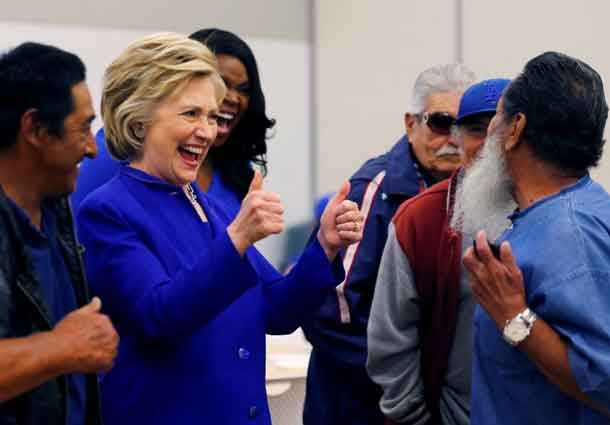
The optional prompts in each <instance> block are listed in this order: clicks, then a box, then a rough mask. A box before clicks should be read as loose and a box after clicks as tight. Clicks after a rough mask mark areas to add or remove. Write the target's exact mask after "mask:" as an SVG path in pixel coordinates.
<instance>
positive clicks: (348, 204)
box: [318, 182, 364, 261]
mask: <svg viewBox="0 0 610 425" xmlns="http://www.w3.org/2000/svg"><path fill="white" fill-rule="evenodd" d="M349 190H350V184H349V182H344V183H343V185H341V188H340V189H339V192H337V194H335V196H334V197H333V199H331V200H330V202H329V203H328V205H327V206H326V208H325V209H324V213H323V214H322V217H321V218H320V230H318V240H319V241H320V245H322V248H323V249H324V252H325V253H326V257H327V258H328V260H329V261H332V260H334V258H335V257H336V256H337V254H338V253H339V250H340V249H341V248H343V247H345V246H347V245H351V244H353V243H355V242H358V241H360V240H361V239H362V234H363V232H364V228H363V225H362V223H363V222H364V217H362V214H360V210H359V209H358V205H357V204H356V203H355V202H353V201H350V200H348V199H346V198H347V194H348V193H349Z"/></svg>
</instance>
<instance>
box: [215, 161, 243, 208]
mask: <svg viewBox="0 0 610 425" xmlns="http://www.w3.org/2000/svg"><path fill="white" fill-rule="evenodd" d="M206 194H207V195H208V197H209V198H214V200H215V201H216V203H217V204H220V205H222V207H223V208H224V210H225V211H226V212H227V213H228V214H229V217H235V216H237V213H238V212H239V209H240V208H241V199H239V196H237V193H236V192H235V191H234V190H233V189H231V188H230V187H229V186H227V184H226V183H225V181H224V179H223V177H222V174H221V173H220V171H219V170H218V169H216V168H215V169H214V171H213V173H212V183H211V184H210V187H209V188H208V190H207V192H206Z"/></svg>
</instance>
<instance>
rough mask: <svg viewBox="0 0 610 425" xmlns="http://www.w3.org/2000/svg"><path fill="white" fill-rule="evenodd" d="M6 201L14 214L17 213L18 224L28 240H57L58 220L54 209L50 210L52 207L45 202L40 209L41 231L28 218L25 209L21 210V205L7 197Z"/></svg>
mask: <svg viewBox="0 0 610 425" xmlns="http://www.w3.org/2000/svg"><path fill="white" fill-rule="evenodd" d="M6 199H7V200H8V204H9V205H10V206H11V208H12V209H13V212H14V213H15V218H16V220H17V223H18V224H19V226H20V227H21V229H22V231H23V235H24V237H25V239H26V240H29V241H42V240H49V239H53V238H55V236H56V234H57V218H56V216H55V214H54V213H53V210H52V208H50V206H49V205H47V203H46V202H43V203H42V205H41V207H40V210H41V226H40V230H38V229H37V228H36V226H34V224H33V223H32V221H31V220H30V217H28V215H27V214H26V213H25V211H24V210H23V209H21V207H20V206H19V205H17V204H16V203H15V202H14V201H13V200H12V199H11V198H9V197H8V196H7V197H6Z"/></svg>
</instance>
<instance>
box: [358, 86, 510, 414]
mask: <svg viewBox="0 0 610 425" xmlns="http://www.w3.org/2000/svg"><path fill="white" fill-rule="evenodd" d="M508 83H509V80H505V79H494V80H486V81H483V82H480V83H478V84H475V85H473V86H471V87H470V88H468V89H467V90H466V91H465V92H464V95H463V96H462V99H461V101H460V106H459V113H458V116H457V118H456V120H455V123H454V127H453V133H454V139H455V140H456V142H457V143H458V146H459V147H460V148H461V150H462V159H463V162H464V166H465V167H466V168H467V171H465V173H466V175H467V176H469V175H471V174H473V175H474V176H475V178H480V179H484V178H487V177H486V176H483V175H481V173H480V172H479V171H476V172H474V173H473V172H471V171H470V170H469V169H468V167H470V165H471V164H472V162H473V161H474V158H475V157H476V155H477V152H478V151H479V149H480V148H481V145H482V144H483V142H484V141H485V136H486V134H487V126H488V124H489V122H490V121H491V119H492V117H493V116H494V114H495V111H496V106H497V103H498V100H499V99H500V96H501V94H502V91H503V90H504V89H505V88H506V86H507V85H508ZM477 168H478V167H477ZM463 175H464V171H463V170H461V171H458V172H456V173H454V174H453V175H452V177H451V178H450V179H447V180H444V181H442V182H440V183H438V184H436V185H434V186H432V187H431V188H430V189H428V190H427V191H425V192H423V193H421V194H420V195H418V196H416V197H415V198H412V199H410V200H408V201H406V202H405V203H404V204H403V205H402V206H401V207H400V209H399V210H398V212H397V213H396V215H395V216H394V218H393V220H392V222H391V223H390V226H389V229H388V239H387V242H386V244H385V249H384V252H383V257H382V260H381V264H380V267H379V274H378V276H377V285H376V288H375V295H374V297H373V305H372V308H371V317H370V320H369V325H368V339H369V346H368V359H367V369H368V372H369V375H370V376H371V378H372V379H373V380H374V381H375V382H377V383H378V384H379V385H381V387H382V388H383V396H382V398H381V402H380V406H381V410H382V411H383V413H384V414H385V415H386V416H387V417H388V418H390V420H391V421H388V422H390V423H394V421H396V422H395V423H406V424H413V425H419V424H443V425H465V424H468V423H469V406H470V403H469V398H470V364H471V351H472V350H471V340H472V330H471V328H472V314H473V312H474V301H473V299H472V296H471V293H470V288H469V285H468V280H467V275H466V273H463V272H462V267H461V254H462V250H463V247H464V246H465V247H468V246H470V245H471V244H472V238H473V236H474V233H470V234H466V235H465V236H464V238H462V237H461V234H460V230H461V229H460V228H457V229H456V228H455V227H453V226H450V225H449V223H452V222H454V221H455V222H456V223H457V224H458V225H460V226H461V225H462V223H464V222H465V221H464V220H463V218H464V217H463V214H462V212H463V209H462V205H470V202H469V201H470V198H467V196H468V192H467V191H463V190H461V187H462V186H463V184H462V182H461V180H462V178H463V177H462V176H463ZM465 180H470V179H469V177H466V178H465ZM456 200H457V203H456V205H455V208H456V209H455V213H453V211H454V202H455V201H456ZM514 206H515V204H514V202H513V201H512V199H511V203H510V205H509V206H508V208H509V209H508V210H507V211H506V214H505V216H504V217H503V220H498V223H494V224H496V225H494V227H493V228H494V231H495V232H497V231H498V230H499V229H500V228H501V225H502V224H504V226H506V224H507V220H506V215H508V214H509V213H510V212H512V210H513V209H514ZM466 223H469V221H466ZM477 229H478V228H477Z"/></svg>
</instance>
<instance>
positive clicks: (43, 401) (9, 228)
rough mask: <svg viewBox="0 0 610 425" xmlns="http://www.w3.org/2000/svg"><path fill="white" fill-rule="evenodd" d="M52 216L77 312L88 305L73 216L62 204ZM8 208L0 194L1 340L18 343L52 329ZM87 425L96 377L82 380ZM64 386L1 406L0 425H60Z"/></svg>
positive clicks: (93, 413) (55, 383)
mask: <svg viewBox="0 0 610 425" xmlns="http://www.w3.org/2000/svg"><path fill="white" fill-rule="evenodd" d="M50 207H51V208H53V209H54V211H55V213H56V214H57V225H58V233H59V235H60V236H59V237H60V246H61V247H62V249H63V251H64V258H65V260H66V265H67V267H68V270H69V271H70V275H71V277H72V283H73V285H74V291H75V293H76V300H77V303H78V305H79V306H82V305H84V304H85V303H86V302H87V301H88V300H89V295H88V292H87V285H86V282H85V275H84V271H83V265H82V260H81V256H80V251H79V245H78V243H77V241H76V234H75V232H74V225H73V220H72V212H71V210H70V205H69V203H68V200H67V199H61V200H58V201H54V202H52V203H50ZM33 271H34V269H33V263H32V260H31V258H29V257H28V255H27V253H26V251H25V244H24V241H23V238H22V235H21V232H20V229H19V227H18V225H17V221H16V218H15V216H14V213H13V210H12V207H11V206H10V205H9V204H8V201H7V198H6V195H5V194H4V192H3V191H2V188H0V338H14V337H23V336H27V335H30V334H33V333H35V332H40V331H48V330H50V329H51V321H50V319H49V317H50V315H49V313H48V311H47V309H46V307H45V305H44V303H43V302H42V296H41V292H40V288H39V282H38V281H37V279H36V277H35V276H34V272H33ZM86 381H87V414H86V421H85V424H86V425H101V423H102V422H101V416H100V405H99V388H98V385H97V377H96V376H95V375H87V377H86ZM67 386H68V382H67V379H66V377H65V376H60V377H58V378H56V379H53V380H51V381H48V382H46V383H44V384H42V385H41V386H39V387H38V388H35V389H33V390H31V391H29V392H27V393H25V394H23V395H21V396H19V397H16V398H14V399H12V400H9V401H7V402H4V403H2V404H0V425H34V424H45V425H65V424H66V423H67V421H66V419H67V415H66V412H67V408H68V397H67Z"/></svg>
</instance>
